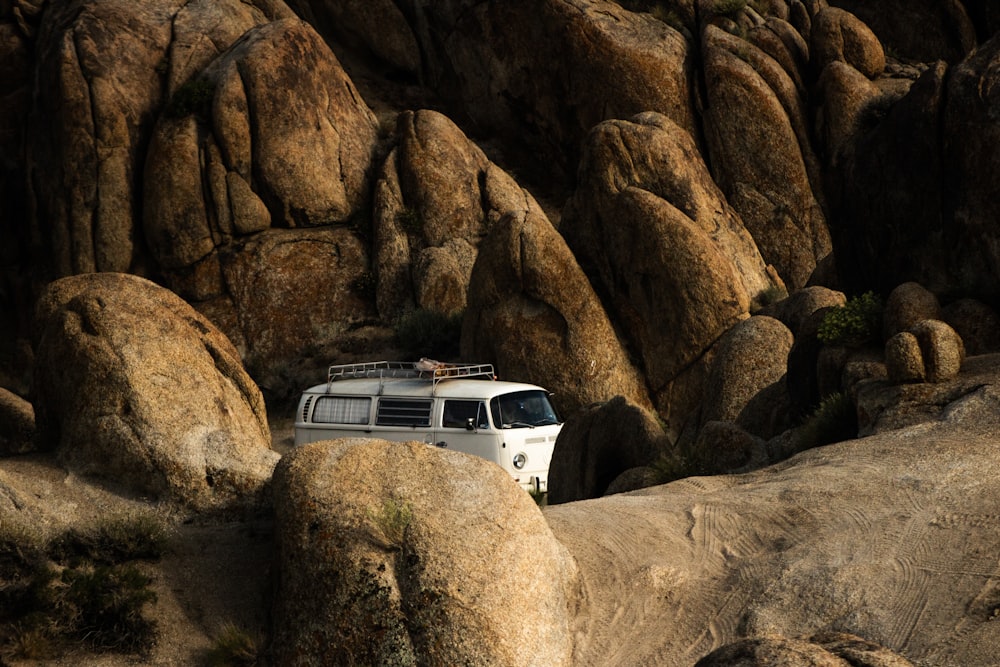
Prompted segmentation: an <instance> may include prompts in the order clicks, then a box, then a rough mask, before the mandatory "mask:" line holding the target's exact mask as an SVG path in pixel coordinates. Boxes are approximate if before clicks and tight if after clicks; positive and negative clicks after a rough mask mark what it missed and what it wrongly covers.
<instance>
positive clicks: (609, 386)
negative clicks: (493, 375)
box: [462, 199, 650, 417]
mask: <svg viewBox="0 0 1000 667" xmlns="http://www.w3.org/2000/svg"><path fill="white" fill-rule="evenodd" d="M527 203H528V204H529V208H528V209H527V210H525V211H524V212H523V213H522V214H520V215H519V216H517V217H515V216H514V215H509V216H507V217H505V218H504V219H503V220H501V221H499V222H497V223H496V224H495V225H494V228H493V231H492V232H491V234H490V235H489V236H488V237H487V238H486V239H485V240H484V241H483V244H482V247H481V249H480V253H479V258H478V260H477V261H476V264H475V266H474V267H473V271H472V278H471V282H470V285H469V308H468V310H467V311H466V313H465V317H464V319H463V323H462V355H463V357H465V358H466V359H486V360H491V361H493V362H494V363H495V364H496V365H497V371H498V373H499V374H500V375H501V376H502V377H504V378H509V379H516V380H519V381H523V382H531V383H535V384H539V385H541V386H544V387H545V388H547V389H548V390H549V391H552V392H553V393H554V394H555V399H554V400H555V402H556V407H557V408H558V409H559V411H560V413H561V414H562V415H563V416H564V417H566V416H569V415H571V414H572V413H573V412H575V411H576V410H578V409H580V408H581V407H583V406H586V405H589V404H590V403H594V402H596V401H606V400H608V399H610V398H612V397H614V396H617V395H622V396H624V397H626V398H627V399H628V400H629V401H631V402H633V403H636V404H637V405H640V406H644V407H646V406H649V405H650V400H649V395H648V392H647V390H646V387H645V385H644V384H643V380H642V376H641V375H640V374H639V373H638V371H637V370H636V368H635V367H634V366H633V365H632V362H631V360H630V359H629V358H628V355H627V354H626V352H625V349H624V347H623V346H622V343H621V342H620V341H619V339H618V336H617V335H616V333H615V330H614V328H613V327H612V326H611V322H610V321H609V319H608V316H607V314H606V313H605V311H604V309H603V308H602V306H601V302H600V300H599V299H598V298H597V295H596V294H595V293H594V290H593V288H592V287H591V286H590V283H589V282H588V281H587V277H586V275H584V273H583V271H582V270H581V269H580V267H579V266H578V265H577V263H576V260H575V259H574V257H573V254H572V253H571V252H570V251H569V248H568V247H567V246H566V244H565V242H564V241H563V238H562V237H561V236H560V235H559V234H558V232H556V230H555V229H554V228H553V227H552V225H551V224H550V223H549V221H548V219H547V218H546V217H545V215H544V213H542V211H541V209H539V208H538V206H537V204H535V203H534V200H530V199H529V200H528V201H527Z"/></svg>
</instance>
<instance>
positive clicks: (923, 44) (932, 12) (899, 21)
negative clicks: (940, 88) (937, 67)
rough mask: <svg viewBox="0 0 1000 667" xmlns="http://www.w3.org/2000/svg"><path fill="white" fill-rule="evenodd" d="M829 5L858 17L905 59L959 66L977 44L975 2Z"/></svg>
mask: <svg viewBox="0 0 1000 667" xmlns="http://www.w3.org/2000/svg"><path fill="white" fill-rule="evenodd" d="M830 4H831V5H834V6H836V7H840V8H842V9H843V10H846V11H848V12H851V13H852V14H854V15H855V16H857V18H858V19H859V20H860V21H863V22H864V24H865V25H867V26H869V28H870V30H871V31H872V32H874V33H875V34H876V35H878V39H879V40H880V41H881V42H882V43H883V44H885V45H886V46H887V47H889V48H891V49H892V50H893V51H894V52H896V53H898V54H899V55H900V57H903V58H908V59H911V60H919V61H923V62H934V61H936V60H944V61H946V62H949V63H956V62H958V61H960V60H962V58H964V57H965V56H966V55H967V54H968V53H969V52H970V51H971V50H972V49H973V48H974V47H975V45H976V29H975V27H974V24H973V22H972V20H970V18H969V13H968V12H967V11H966V7H967V6H968V5H970V4H973V5H974V4H976V3H975V2H973V3H968V2H966V1H965V0H948V1H947V2H937V1H936V0H915V1H914V0H888V1H886V2H879V3H872V2H865V0H831V2H830ZM904 26H905V27H904ZM984 27H985V26H984ZM988 34H989V35H992V34H993V32H990V33H988Z"/></svg>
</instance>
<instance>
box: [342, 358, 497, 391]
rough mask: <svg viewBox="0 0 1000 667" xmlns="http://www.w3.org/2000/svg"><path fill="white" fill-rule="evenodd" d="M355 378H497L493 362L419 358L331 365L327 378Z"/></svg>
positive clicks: (438, 380) (434, 379) (437, 380)
mask: <svg viewBox="0 0 1000 667" xmlns="http://www.w3.org/2000/svg"><path fill="white" fill-rule="evenodd" d="M356 378H375V379H379V380H387V379H403V378H409V379H424V380H430V381H431V382H432V383H433V384H434V385H437V384H438V383H439V382H441V381H442V380H456V379H459V378H462V379H473V378H481V379H483V378H484V379H489V380H496V379H497V378H496V375H495V374H494V372H493V364H453V363H446V362H443V361H435V360H433V359H426V358H424V359H421V360H420V361H367V362H363V363H357V364H339V365H336V366H330V369H329V370H328V371H327V376H326V381H327V384H330V383H333V382H336V381H337V380H350V379H356Z"/></svg>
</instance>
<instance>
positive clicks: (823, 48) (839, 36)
mask: <svg viewBox="0 0 1000 667" xmlns="http://www.w3.org/2000/svg"><path fill="white" fill-rule="evenodd" d="M809 40H810V41H809V54H810V56H811V57H812V63H811V64H812V65H813V66H814V67H815V68H816V70H817V71H822V70H823V68H825V67H826V66H827V65H829V64H830V63H832V62H838V61H839V62H843V63H846V64H848V65H850V66H851V67H853V68H854V69H856V70H857V71H858V72H860V73H861V74H863V75H864V76H866V77H867V78H869V79H874V78H875V77H876V76H878V75H879V74H881V73H882V70H883V69H885V52H884V51H883V50H882V44H881V43H880V42H879V41H878V37H876V36H875V34H874V33H873V32H872V31H871V29H870V28H869V27H868V26H867V25H865V24H864V22H862V21H861V20H859V19H858V17H856V16H855V15H854V14H852V13H850V12H848V11H844V10H843V9H838V8H837V7H825V8H823V9H821V10H820V11H819V13H817V14H816V15H815V16H814V17H813V21H812V31H811V32H810V33H809Z"/></svg>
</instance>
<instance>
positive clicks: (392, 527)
mask: <svg viewBox="0 0 1000 667" xmlns="http://www.w3.org/2000/svg"><path fill="white" fill-rule="evenodd" d="M368 518H369V519H371V520H372V523H373V524H374V525H375V529H376V530H377V532H378V535H379V537H380V538H381V541H382V543H383V544H384V545H385V546H387V547H392V548H399V547H401V546H402V545H403V536H404V535H405V534H406V529H407V528H408V527H409V525H410V522H411V521H412V520H413V508H412V507H411V506H410V504H409V503H407V502H405V501H399V500H395V499H393V498H388V499H386V500H384V501H383V502H382V506H381V507H379V509H378V510H377V511H373V510H369V511H368Z"/></svg>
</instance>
